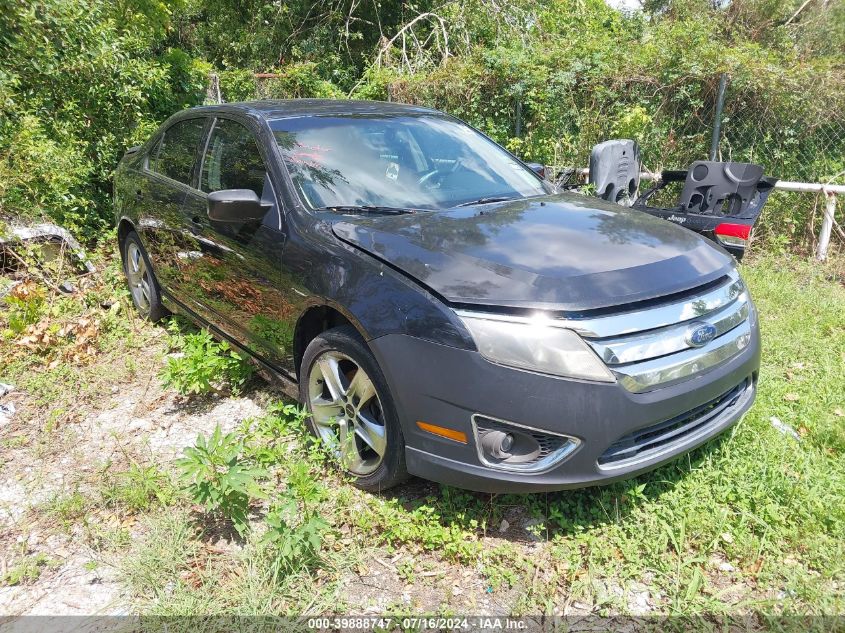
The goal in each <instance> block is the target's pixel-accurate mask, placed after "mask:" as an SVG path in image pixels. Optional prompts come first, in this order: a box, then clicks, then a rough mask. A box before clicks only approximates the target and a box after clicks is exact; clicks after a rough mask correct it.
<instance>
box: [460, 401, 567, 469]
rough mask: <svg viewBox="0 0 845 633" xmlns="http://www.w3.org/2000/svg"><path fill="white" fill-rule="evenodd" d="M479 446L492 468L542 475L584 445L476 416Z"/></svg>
mask: <svg viewBox="0 0 845 633" xmlns="http://www.w3.org/2000/svg"><path fill="white" fill-rule="evenodd" d="M472 424H473V427H474V428H473V430H474V432H475V446H476V449H477V450H478V458H479V460H480V461H481V463H482V464H483V465H485V466H487V467H489V468H497V469H499V470H510V471H513V472H522V473H540V472H545V471H547V470H550V469H552V468H554V467H555V466H556V465H557V464H559V463H560V462H562V461H563V460H564V459H566V458H567V457H569V456H570V455H571V454H572V453H573V452H574V451H575V449H576V448H578V445H579V444H580V441H579V440H578V439H577V438H574V437H571V436H569V435H564V434H562V433H552V432H550V431H541V430H539V429H533V428H531V427H527V426H523V425H521V424H516V423H514V422H507V421H505V420H496V419H494V418H488V417H486V416H483V415H480V414H478V413H476V414H474V415H473V416H472Z"/></svg>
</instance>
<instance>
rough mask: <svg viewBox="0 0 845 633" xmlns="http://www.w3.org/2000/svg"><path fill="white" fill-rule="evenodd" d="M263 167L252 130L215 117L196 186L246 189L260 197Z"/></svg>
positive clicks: (265, 173)
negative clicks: (199, 179)
mask: <svg viewBox="0 0 845 633" xmlns="http://www.w3.org/2000/svg"><path fill="white" fill-rule="evenodd" d="M266 178H267V169H266V168H265V166H264V161H263V160H262V159H261V154H260V153H259V151H258V145H257V144H256V142H255V138H254V137H253V135H252V133H251V132H250V131H249V130H248V129H246V128H245V127H244V126H243V125H241V124H240V123H236V122H235V121H230V120H229V119H217V121H215V123H214V127H213V128H212V131H211V136H210V137H209V139H208V145H207V146H206V150H205V157H204V159H203V168H202V178H201V182H200V188H201V189H202V190H203V191H205V192H206V193H211V192H213V191H220V190H221V189H250V190H252V191H254V192H255V193H256V194H257V195H258V196H259V197H260V198H263V197H264V195H263V194H264V193H265V191H264V189H265V180H266Z"/></svg>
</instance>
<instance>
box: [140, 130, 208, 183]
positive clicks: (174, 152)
mask: <svg viewBox="0 0 845 633" xmlns="http://www.w3.org/2000/svg"><path fill="white" fill-rule="evenodd" d="M203 128H205V119H186V120H185V121H180V122H179V123H176V124H175V125H172V126H171V127H169V128H167V130H165V132H164V136H162V138H161V140H160V141H159V142H158V144H157V146H156V149H154V150H153V152H152V154H151V155H150V162H149V167H150V169H151V170H153V171H155V172H157V173H159V174H162V175H163V176H167V177H168V178H172V179H173V180H177V181H179V182H182V183H185V184H186V185H187V184H190V183H191V171H192V170H193V168H194V161H195V160H196V156H197V147H198V146H199V142H200V139H201V138H202V131H203Z"/></svg>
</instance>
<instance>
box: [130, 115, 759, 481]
mask: <svg viewBox="0 0 845 633" xmlns="http://www.w3.org/2000/svg"><path fill="white" fill-rule="evenodd" d="M115 211H116V220H117V226H118V236H119V240H120V249H121V253H122V255H123V260H124V266H125V270H126V276H127V278H128V281H129V285H130V288H131V291H132V297H133V300H134V302H135V305H136V307H137V308H138V310H139V311H140V312H141V313H142V314H143V315H144V316H146V317H148V318H150V319H152V320H156V319H159V318H161V317H162V316H163V315H165V314H166V313H167V311H168V310H172V311H178V312H181V313H184V314H186V315H187V316H189V317H190V318H192V319H194V320H195V321H197V322H198V323H200V324H202V325H203V326H204V327H207V328H209V329H210V330H211V331H213V332H214V333H215V334H216V335H217V336H219V337H220V338H222V339H226V340H228V341H230V342H231V343H233V344H234V345H236V346H237V347H238V348H240V349H242V350H243V351H245V352H247V353H248V354H250V355H251V356H252V357H254V358H255V359H256V360H257V361H258V362H259V363H261V364H262V365H264V366H265V367H266V368H267V369H269V370H270V371H272V372H273V373H275V374H276V375H277V376H279V377H280V378H281V379H282V380H283V381H284V382H285V383H286V384H288V385H289V386H291V387H292V388H294V389H295V393H296V394H297V395H298V397H299V399H300V400H301V402H302V403H303V404H304V405H305V406H306V407H308V410H309V411H310V413H311V418H310V425H311V429H312V431H313V432H314V434H315V435H316V436H318V437H319V438H321V439H322V441H323V442H325V443H326V445H327V446H329V447H330V448H331V449H332V450H333V451H334V453H335V454H336V456H337V458H338V462H339V464H340V465H341V466H342V468H344V469H345V470H346V471H348V472H349V473H350V474H351V475H352V476H353V477H355V480H356V482H357V483H358V485H359V486H361V487H362V488H364V489H367V490H380V489H385V488H388V487H390V486H392V485H395V484H396V483H398V482H400V481H402V480H403V479H405V478H406V477H407V475H408V474H413V475H419V476H422V477H426V478H428V479H432V480H435V481H440V482H445V483H449V484H453V485H456V486H461V487H465V488H471V489H476V490H483V491H491V492H500V491H530V490H555V489H562V488H573V487H579V486H586V485H592V484H599V483H605V482H609V481H613V480H616V479H620V478H623V477H630V476H632V475H635V474H637V473H640V472H643V471H646V470H649V469H651V468H654V467H656V466H658V465H659V464H662V463H664V462H666V461H668V460H670V459H672V458H674V457H677V456H678V455H680V454H682V453H684V452H686V451H689V450H690V449H692V448H695V447H696V446H699V445H701V444H702V443H704V442H705V441H707V440H708V439H709V438H712V437H713V436H715V435H716V434H718V433H720V432H721V431H723V430H724V429H726V428H728V427H729V426H731V425H732V424H733V423H734V422H736V421H737V420H738V419H739V418H740V416H742V415H743V413H744V412H745V411H746V410H747V409H748V408H749V407H750V406H751V404H752V401H753V400H754V393H755V385H756V381H757V373H758V369H759V362H760V344H759V333H758V326H757V317H756V313H755V310H754V305H753V304H752V302H751V298H750V297H749V295H748V291H747V290H746V288H745V286H744V284H743V281H742V279H741V278H740V276H739V274H738V272H737V270H736V267H735V262H734V260H733V258H732V257H731V256H730V255H729V254H728V253H726V252H725V251H724V250H723V249H722V248H721V247H720V246H718V245H716V244H715V243H713V242H711V241H709V240H707V239H704V238H703V237H701V236H700V235H698V234H696V233H693V232H692V231H689V230H687V229H684V228H681V227H678V226H676V225H674V224H671V223H669V222H666V221H664V220H660V219H657V218H655V217H652V216H650V215H647V214H644V213H641V212H638V211H634V210H631V209H626V208H623V207H620V206H617V205H614V204H610V203H605V202H602V201H600V200H597V199H593V198H589V197H586V196H582V195H578V194H567V193H557V192H556V191H555V190H554V188H553V186H552V185H550V184H549V183H547V182H546V181H544V180H543V179H542V178H540V177H539V176H538V175H537V174H536V173H535V172H534V171H533V170H532V169H531V168H529V167H528V166H527V165H525V164H523V163H522V162H520V161H519V160H518V159H516V158H515V157H514V156H512V155H511V154H509V153H508V152H507V151H505V150H504V149H502V148H501V147H500V146H498V145H496V144H495V143H494V142H493V141H491V140H490V139H488V138H487V137H486V136H484V135H483V134H481V133H480V132H478V131H476V130H474V129H473V128H471V127H469V126H467V125H466V124H464V123H462V122H460V121H458V120H456V119H454V118H452V117H450V116H447V115H445V114H443V113H440V112H437V111H434V110H430V109H427V108H421V107H414V106H408V105H399V104H391V103H373V102H361V101H346V102H344V101H315V100H295V101H272V102H271V101H268V102H255V103H243V104H229V105H223V106H211V107H202V108H194V109H191V110H186V111H183V112H180V113H178V114H176V115H174V116H173V117H171V118H170V119H169V120H168V121H167V122H165V123H164V124H163V125H162V126H161V128H160V129H159V131H158V132H157V133H156V134H155V135H154V136H153V137H152V138H151V139H150V140H149V141H148V142H147V143H146V144H145V145H143V146H142V147H139V148H134V149H133V150H130V151H129V152H128V153H127V155H126V156H125V157H124V158H123V160H122V161H121V163H120V166H119V167H118V169H117V173H116V176H115Z"/></svg>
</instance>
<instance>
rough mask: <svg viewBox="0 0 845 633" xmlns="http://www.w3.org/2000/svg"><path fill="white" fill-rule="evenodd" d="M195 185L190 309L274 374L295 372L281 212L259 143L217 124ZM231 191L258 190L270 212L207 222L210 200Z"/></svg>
mask: <svg viewBox="0 0 845 633" xmlns="http://www.w3.org/2000/svg"><path fill="white" fill-rule="evenodd" d="M197 186H198V188H197V189H194V190H192V191H191V192H190V193H189V194H188V195H187V197H186V200H185V206H184V209H183V211H184V213H185V215H186V218H187V220H188V222H190V224H191V225H192V227H193V231H194V233H195V235H196V236H197V239H198V240H199V243H200V247H201V251H202V255H201V256H200V257H197V258H195V260H194V261H193V262H192V269H191V273H190V289H189V292H188V293H187V296H188V297H189V298H190V301H191V303H192V304H193V305H191V306H189V307H191V308H192V309H193V310H195V311H196V312H198V313H199V314H200V315H201V316H202V317H203V318H205V319H206V320H208V321H209V322H210V323H211V324H212V325H214V326H215V327H217V328H219V329H220V330H222V331H223V332H224V333H225V334H227V335H228V336H230V337H231V338H233V339H235V340H236V341H238V342H240V343H242V344H244V345H246V347H248V348H249V349H250V351H252V352H253V353H255V354H256V355H258V356H260V357H262V358H263V359H264V360H267V361H270V363H271V364H273V365H274V366H276V367H277V368H279V369H288V368H291V367H292V366H293V331H294V325H295V317H296V315H295V314H294V313H293V312H294V310H293V306H291V305H290V304H289V303H288V301H287V300H286V299H285V294H284V293H283V292H281V291H280V290H279V282H280V268H281V261H282V250H283V247H284V242H285V233H284V231H283V214H282V210H281V209H280V207H279V205H280V202H279V198H278V196H277V195H276V192H275V190H274V188H273V183H272V182H271V179H270V176H269V174H268V171H267V168H266V164H265V162H264V159H263V157H262V155H261V152H260V150H259V145H258V143H257V142H256V140H255V136H254V134H253V133H252V132H251V131H250V130H249V129H248V128H247V127H246V126H245V125H243V124H241V123H239V122H238V121H235V120H233V119H228V118H217V119H216V120H215V121H214V123H213V124H212V126H211V129H210V131H209V134H208V137H207V139H206V141H205V149H204V151H203V155H202V158H201V162H200V167H199V177H198V182H197ZM227 189H250V190H252V191H254V192H255V193H256V194H257V195H258V196H259V198H261V201H262V202H263V203H264V204H265V205H266V206H267V209H268V210H267V214H266V215H265V216H264V219H263V220H262V221H261V222H243V223H229V222H216V221H211V220H209V218H208V206H207V197H208V194H209V193H212V192H215V191H224V190H227Z"/></svg>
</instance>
